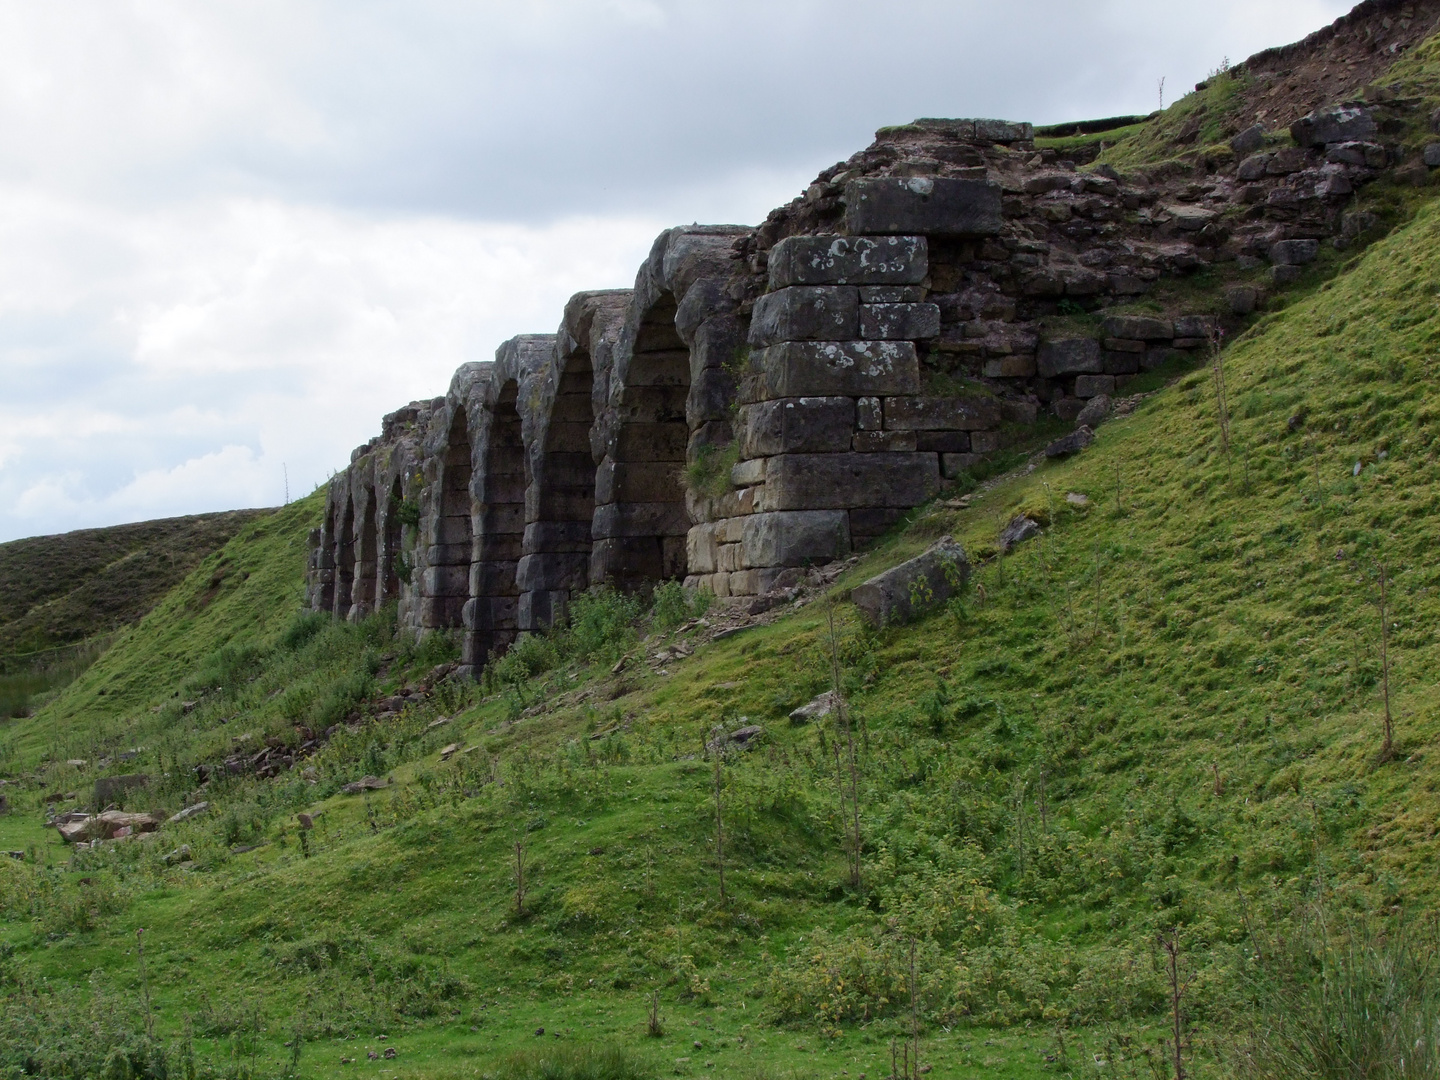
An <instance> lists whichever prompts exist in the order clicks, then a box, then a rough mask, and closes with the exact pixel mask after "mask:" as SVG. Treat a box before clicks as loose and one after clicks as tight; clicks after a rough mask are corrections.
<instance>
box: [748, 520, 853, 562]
mask: <svg viewBox="0 0 1440 1080" xmlns="http://www.w3.org/2000/svg"><path fill="white" fill-rule="evenodd" d="M740 547H741V548H742V550H743V558H744V561H745V566H746V567H760V566H806V565H811V564H819V563H827V562H832V561H833V560H835V559H843V558H845V557H846V556H847V555H849V554H850V521H849V518H848V517H847V516H846V513H845V511H844V510H839V509H835V510H789V511H778V512H770V513H763V514H751V515H750V516H748V517H747V518H745V523H744V539H743V540H742V541H741V543H740Z"/></svg>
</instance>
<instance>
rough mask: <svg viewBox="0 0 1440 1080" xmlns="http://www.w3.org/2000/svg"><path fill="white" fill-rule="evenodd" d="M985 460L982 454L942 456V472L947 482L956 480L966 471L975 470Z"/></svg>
mask: <svg viewBox="0 0 1440 1080" xmlns="http://www.w3.org/2000/svg"><path fill="white" fill-rule="evenodd" d="M984 460H985V458H984V456H983V455H981V454H969V453H966V454H941V455H940V472H941V475H943V476H944V477H945V479H946V480H954V479H955V478H956V477H957V476H959V475H960V474H961V473H963V472H964V471H965V470H966V469H971V468H974V467H975V466H976V465H979V464H980V463H981V462H982V461H984Z"/></svg>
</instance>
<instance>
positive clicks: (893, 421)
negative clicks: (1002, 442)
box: [885, 397, 1000, 431]
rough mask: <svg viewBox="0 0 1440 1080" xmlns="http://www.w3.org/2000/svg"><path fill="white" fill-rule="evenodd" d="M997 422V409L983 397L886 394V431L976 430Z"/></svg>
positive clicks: (990, 426)
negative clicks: (891, 395)
mask: <svg viewBox="0 0 1440 1080" xmlns="http://www.w3.org/2000/svg"><path fill="white" fill-rule="evenodd" d="M999 423H1000V408H999V406H998V405H996V404H995V402H993V401H987V400H985V399H983V398H959V397H888V398H886V399H885V430H887V431H979V430H982V429H984V428H993V427H996V426H998V425H999Z"/></svg>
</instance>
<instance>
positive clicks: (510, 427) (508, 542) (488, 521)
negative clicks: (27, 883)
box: [463, 378, 526, 668]
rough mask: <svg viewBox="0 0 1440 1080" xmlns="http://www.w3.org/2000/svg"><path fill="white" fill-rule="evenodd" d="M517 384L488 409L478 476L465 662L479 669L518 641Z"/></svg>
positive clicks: (520, 443) (509, 384) (520, 461)
mask: <svg viewBox="0 0 1440 1080" xmlns="http://www.w3.org/2000/svg"><path fill="white" fill-rule="evenodd" d="M518 398H519V384H518V383H517V381H516V380H515V379H514V378H507V379H505V381H504V382H503V383H502V384H501V386H500V390H499V393H498V394H497V395H496V396H495V400H494V404H493V405H491V407H490V409H489V417H488V419H489V423H488V426H487V431H486V432H485V446H484V452H483V454H482V456H481V459H480V460H481V462H482V463H483V464H482V470H481V474H480V476H479V477H478V478H477V479H478V483H477V484H476V490H477V493H478V496H479V505H478V508H477V513H476V521H477V524H478V530H477V532H476V535H475V551H476V557H475V562H474V563H473V564H472V566H471V568H470V583H469V585H470V587H469V594H470V598H469V600H468V601H467V602H466V604H465V628H466V635H465V649H464V658H463V663H466V664H471V665H474V666H475V667H477V668H478V666H479V665H481V664H483V663H484V662H485V661H486V660H487V659H488V658H489V657H491V656H493V655H497V654H499V653H501V652H504V651H505V649H506V648H508V647H509V645H510V643H511V642H512V641H514V640H515V635H516V632H517V626H518V623H517V612H518V607H519V597H520V589H519V586H518V584H517V582H516V569H517V567H518V565H519V562H520V556H521V554H522V548H523V540H524V534H525V486H526V478H525V444H524V440H523V437H522V432H521V423H520V412H519V408H518Z"/></svg>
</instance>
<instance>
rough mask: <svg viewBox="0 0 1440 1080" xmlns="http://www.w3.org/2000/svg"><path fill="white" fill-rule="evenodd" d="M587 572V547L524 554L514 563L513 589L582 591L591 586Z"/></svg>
mask: <svg viewBox="0 0 1440 1080" xmlns="http://www.w3.org/2000/svg"><path fill="white" fill-rule="evenodd" d="M589 573H590V551H589V549H588V548H587V549H586V550H585V551H565V552H560V551H557V552H544V553H542V554H538V555H525V556H522V557H521V559H520V561H519V562H518V563H516V564H515V586H516V588H518V589H519V590H520V591H521V592H532V591H536V590H539V591H542V592H544V591H554V590H558V589H583V588H585V587H586V586H587V585H589V584H590V582H589V580H588V574H589Z"/></svg>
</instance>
